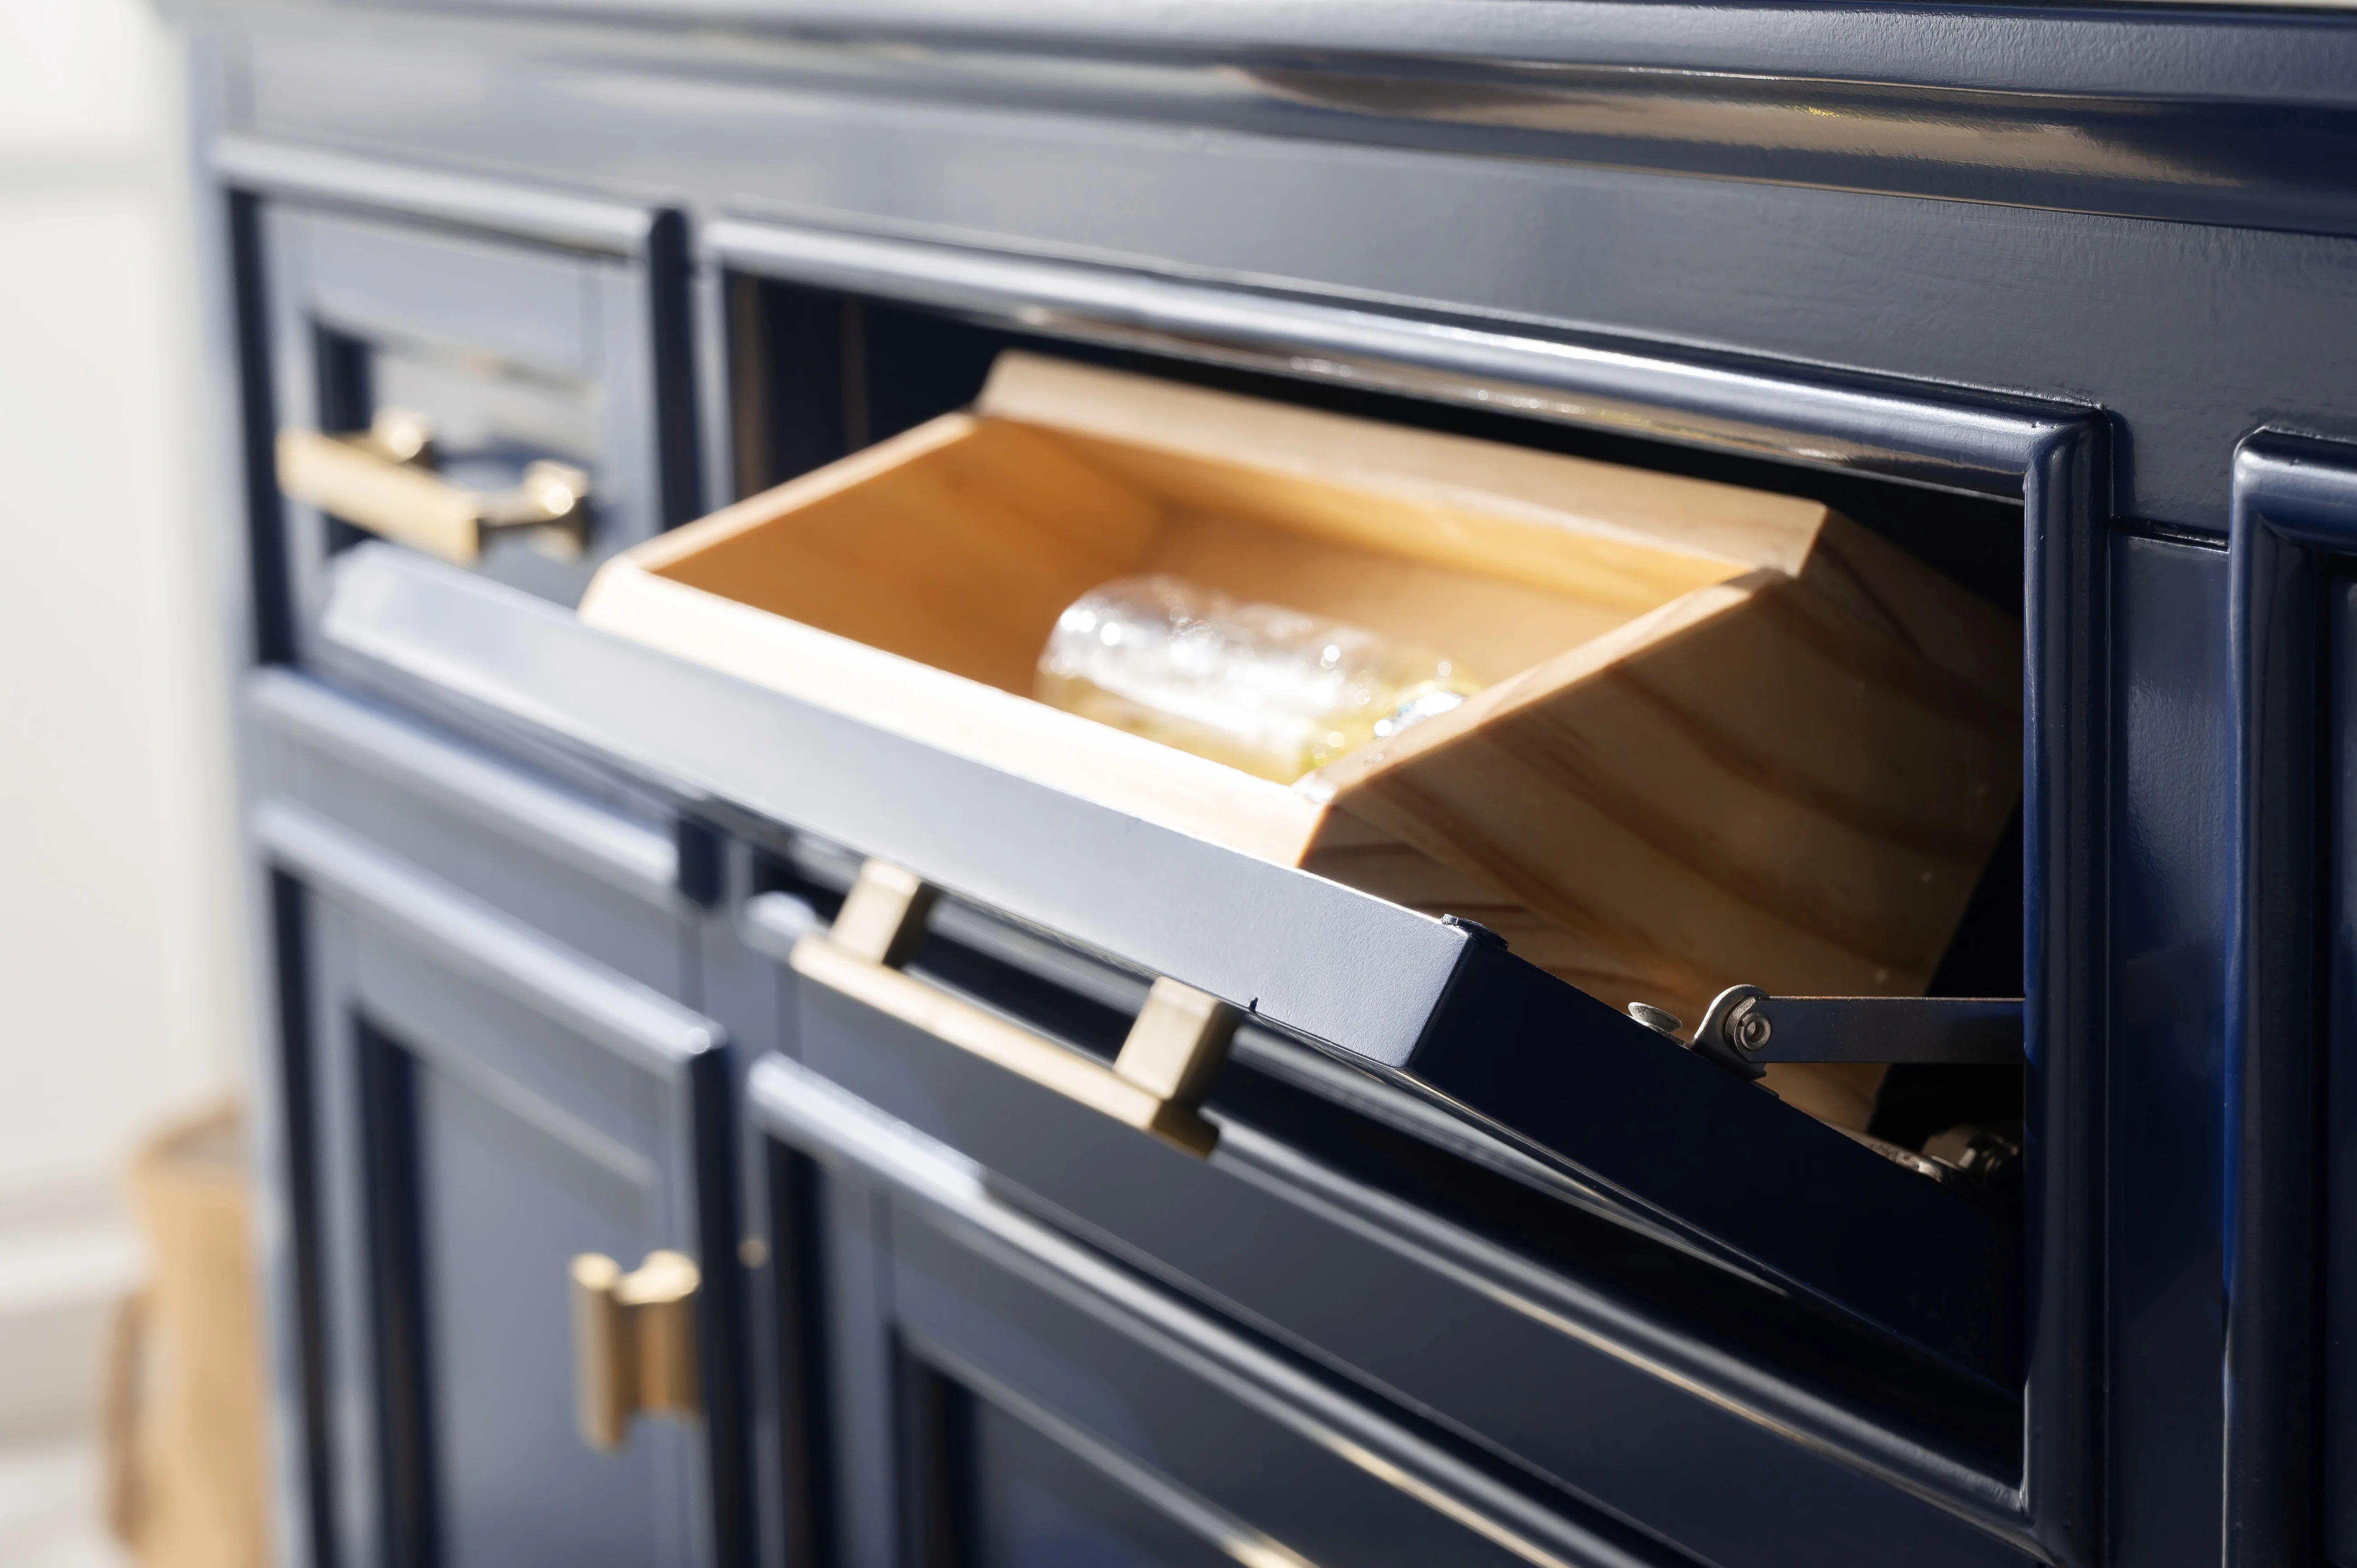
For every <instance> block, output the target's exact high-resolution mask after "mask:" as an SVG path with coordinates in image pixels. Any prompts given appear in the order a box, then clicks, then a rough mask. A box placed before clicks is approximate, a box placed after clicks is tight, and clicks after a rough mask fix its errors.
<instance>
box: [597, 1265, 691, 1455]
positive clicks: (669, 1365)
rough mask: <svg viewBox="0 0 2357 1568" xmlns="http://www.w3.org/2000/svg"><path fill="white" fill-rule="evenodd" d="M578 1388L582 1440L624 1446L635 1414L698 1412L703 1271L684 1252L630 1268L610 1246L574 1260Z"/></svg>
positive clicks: (604, 1449)
mask: <svg viewBox="0 0 2357 1568" xmlns="http://www.w3.org/2000/svg"><path fill="white" fill-rule="evenodd" d="M572 1272H573V1391H574V1398H575V1405H576V1420H577V1421H578V1423H579V1424H580V1428H581V1441H582V1442H584V1443H586V1444H588V1445H589V1446H590V1447H592V1448H595V1449H597V1451H598V1452H600V1453H603V1454H611V1453H613V1452H614V1451H615V1450H617V1449H619V1448H620V1447H621V1446H622V1442H623V1439H625V1438H626V1437H628V1436H629V1435H630V1417H631V1416H632V1415H634V1414H637V1413H639V1412H645V1413H647V1414H650V1415H654V1414H671V1415H694V1414H697V1413H698V1412H701V1411H702V1410H703V1408H704V1404H703V1401H702V1399H701V1398H700V1397H699V1396H698V1394H697V1391H696V1378H695V1292H696V1287H697V1286H698V1285H699V1284H701V1283H703V1275H702V1273H700V1272H699V1271H698V1270H697V1268H696V1266H695V1263H694V1260H693V1259H690V1258H688V1257H685V1256H683V1254H681V1253H678V1252H673V1251H656V1252H649V1253H648V1254H647V1256H646V1261H645V1262H642V1263H640V1265H639V1266H638V1267H637V1268H636V1269H634V1270H632V1271H631V1272H630V1273H627V1274H626V1273H623V1272H622V1266H621V1265H620V1264H619V1263H617V1262H614V1260H613V1259H611V1258H609V1257H607V1256H606V1255H605V1254H604V1253H602V1252H582V1253H579V1254H577V1255H576V1257H575V1258H574V1260H573V1271H572Z"/></svg>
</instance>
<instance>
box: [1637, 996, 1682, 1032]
mask: <svg viewBox="0 0 2357 1568" xmlns="http://www.w3.org/2000/svg"><path fill="white" fill-rule="evenodd" d="M1629 1016H1631V1018H1634V1019H1636V1020H1637V1022H1639V1023H1640V1024H1642V1025H1644V1026H1645V1027H1647V1028H1648V1029H1652V1030H1653V1031H1654V1032H1655V1033H1657V1034H1663V1035H1667V1036H1669V1037H1670V1038H1672V1039H1676V1038H1677V1037H1678V1031H1679V1030H1681V1029H1683V1028H1684V1027H1685V1026H1686V1021H1685V1020H1684V1018H1681V1017H1679V1016H1678V1015H1676V1014H1675V1013H1673V1012H1671V1011H1670V1010H1669V1009H1668V1008H1666V1007H1656V1006H1654V1005H1653V1004H1652V1003H1650V1002H1631V1003H1630V1004H1629Z"/></svg>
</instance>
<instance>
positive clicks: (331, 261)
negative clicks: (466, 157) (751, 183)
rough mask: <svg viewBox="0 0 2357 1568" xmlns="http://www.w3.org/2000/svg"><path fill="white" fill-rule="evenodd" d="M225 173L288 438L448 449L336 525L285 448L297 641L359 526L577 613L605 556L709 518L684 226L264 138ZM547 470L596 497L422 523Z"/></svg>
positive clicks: (287, 549) (253, 333)
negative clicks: (688, 339) (532, 514)
mask: <svg viewBox="0 0 2357 1568" xmlns="http://www.w3.org/2000/svg"><path fill="white" fill-rule="evenodd" d="M223 161H224V162H225V163H226V164H227V165H228V166H229V169H230V176H231V180H232V182H233V183H235V184H239V185H242V186H244V187H245V188H248V189H250V190H253V191H255V192H257V196H258V200H259V206H258V208H256V209H254V212H255V216H254V217H253V220H252V221H251V223H250V225H249V230H248V234H247V240H246V243H247V244H248V245H249V247H250V249H251V250H252V252H253V257H252V271H253V274H255V275H256V276H257V277H258V279H259V280H260V285H261V286H260V291H259V293H260V298H259V300H258V301H257V302H256V303H255V304H253V306H252V308H253V309H254V310H256V311H258V312H259V314H260V317H261V319H260V320H258V321H256V322H253V323H249V328H248V338H249V341H251V342H253V343H255V344H256V345H259V346H260V347H259V348H258V349H256V351H258V352H261V353H263V354H264V357H265V358H266V360H267V363H266V365H261V366H254V367H250V368H249V375H250V377H251V376H261V377H263V378H264V380H266V382H267V386H268V398H267V402H268V403H269V405H270V406H271V409H272V413H271V417H273V418H274V421H275V423H276V425H277V427H278V428H279V429H280V430H281V431H282V432H285V431H294V432H297V433H300V432H314V433H323V434H327V435H355V434H358V433H362V432H366V431H368V430H369V429H370V428H371V424H373V422H375V421H376V420H377V419H378V418H379V417H380V416H381V415H384V414H385V413H387V411H404V412H405V413H410V414H416V415H422V416H424V420H425V429H426V430H427V431H428V432H430V435H431V437H432V443H431V446H430V449H429V450H428V452H427V453H426V454H425V456H421V457H419V458H417V459H416V461H415V462H414V463H410V464H408V465H407V467H402V466H400V465H398V464H395V465H393V474H392V479H391V481H390V482H392V483H393V484H394V485H395V486H396V487H400V486H404V485H405V486H406V487H407V488H406V489H401V490H399V492H398V493H399V495H400V497H401V498H402V499H400V500H399V503H398V505H397V506H396V507H395V515H394V516H393V517H390V518H388V517H383V516H369V515H363V514H362V513H361V510H354V515H353V516H352V517H351V518H350V520H349V521H338V520H336V519H334V518H331V517H329V516H328V515H327V513H326V512H325V511H323V510H320V505H323V504H327V503H326V494H327V492H322V491H321V490H320V489H319V488H318V487H319V485H320V484H321V483H322V481H321V480H320V479H319V478H317V477H316V475H314V476H313V477H308V478H307V477H303V475H302V474H300V473H298V472H296V471H294V470H290V469H289V468H288V467H286V464H287V462H288V457H287V455H286V453H285V450H284V449H283V448H282V450H281V452H280V456H279V468H278V471H279V478H280V483H281V485H282V486H283V487H284V488H285V489H286V490H287V492H288V493H287V497H286V499H285V500H284V503H283V505H282V506H281V508H280V509H279V511H278V514H277V515H276V517H275V518H274V519H273V520H272V521H271V522H270V523H269V524H268V525H267V526H265V528H264V533H265V535H267V534H270V533H273V532H275V533H276V534H277V535H279V537H276V538H270V537H264V538H263V539H262V540H260V541H259V542H258V545H257V547H258V548H260V549H263V550H265V551H273V550H274V551H277V552H279V553H282V554H283V558H284V572H283V578H284V585H285V588H284V591H285V596H286V597H287V599H288V600H289V601H291V602H289V603H288V604H286V605H285V606H284V607H283V619H284V622H285V625H286V627H287V628H288V629H287V632H286V633H285V635H288V636H291V637H292V638H293V639H294V641H295V646H294V647H293V648H292V649H289V650H285V651H287V652H292V653H295V654H297V655H299V654H301V653H303V652H306V651H307V650H308V648H309V631H308V628H309V625H310V623H311V621H312V620H313V619H314V618H315V617H316V616H317V611H318V609H319V607H320V604H321V602H322V596H323V595H324V593H325V591H326V590H325V584H326V575H327V573H328V567H329V565H330V564H331V563H332V561H333V559H334V558H335V557H336V556H338V555H339V554H340V553H342V551H343V550H344V549H346V548H348V547H349V546H350V544H351V543H353V542H356V541H357V540H359V539H361V538H364V537H366V536H367V535H366V534H365V533H364V532H362V531H361V529H360V528H355V527H353V526H350V523H351V522H360V523H361V524H363V525H365V526H366V527H368V528H371V529H374V530H376V531H377V532H384V533H387V534H388V535H389V536H393V537H404V538H409V539H411V540H412V541H413V542H416V543H418V544H419V545H420V547H423V548H429V549H435V550H437V551H442V552H444V553H447V552H448V551H450V550H453V549H460V550H463V552H464V553H465V555H464V556H462V557H461V558H465V556H471V555H473V553H474V552H475V551H476V550H477V549H479V558H477V559H473V560H472V562H471V564H472V565H473V566H474V569H476V570H479V571H480V572H482V573H483V574H485V575H489V576H490V577H493V578H495V579H498V580H500V581H503V582H507V583H510V584H512V585H516V586H519V587H522V588H524V589H526V590H528V591H530V592H532V593H533V594H535V595H538V596H542V597H544V598H550V599H554V600H556V601H558V602H560V603H564V604H568V605H569V604H571V603H573V602H574V601H576V600H577V599H578V598H579V597H580V595H581V592H582V589H583V588H584V586H586V585H587V582H588V578H589V575H590V573H591V572H593V571H594V570H595V569H596V567H597V564H598V563H599V562H601V561H602V560H604V559H605V558H606V557H607V556H608V555H610V554H612V553H615V552H616V551H618V550H620V549H623V548H625V547H627V546H629V545H630V544H634V543H638V542H642V541H644V540H646V539H648V538H650V537H651V536H652V535H654V534H655V533H657V532H661V531H662V529H663V528H664V527H666V526H668V525H669V524H671V523H673V522H675V521H680V520H681V519H682V518H683V517H685V516H688V515H691V514H692V513H693V511H694V496H695V493H696V484H695V478H694V466H695V454H694V433H693V420H692V416H691V404H692V401H693V394H692V392H691V390H690V388H689V387H688V386H687V384H686V382H687V369H686V366H687V350H686V345H685V341H684V338H685V334H686V324H685V309H684V299H685V293H684V290H685V282H684V274H683V272H682V270H681V268H680V266H679V263H678V260H677V252H678V248H679V247H678V232H679V231H678V226H677V223H676V220H673V219H671V218H669V217H667V216H664V215H661V214H657V213H655V212H652V211H650V210H647V209H636V208H630V207H627V206H623V205H619V204H610V203H599V202H594V201H586V200H578V199H564V198H550V197H547V196H544V195H542V194H541V193H537V192H534V191H532V190H529V189H523V188H512V189H511V188H502V187H499V186H496V185H490V184H486V183H483V182H477V181H472V180H466V179H457V178H453V177H441V176H434V175H430V174H426V173H424V172H422V171H412V170H407V169H404V168H402V167H400V166H386V165H378V164H374V163H371V162H366V161H362V160H354V159H345V158H340V157H336V156H323V155H315V154H305V153H298V152H295V151H293V150H290V149H285V148H279V147H275V146H272V145H267V144H253V143H234V144H232V145H231V146H230V147H229V148H228V149H227V151H226V154H225V156H224V160H223ZM573 209H580V210H578V211H576V210H573ZM552 210H553V212H554V216H552ZM394 446H395V447H396V448H399V449H398V450H397V451H395V452H394V456H396V457H399V456H405V454H406V451H407V448H406V447H405V446H403V445H402V444H401V443H400V442H398V441H396V442H395V443H394ZM384 450H385V449H372V452H373V455H372V456H371V458H369V459H368V460H367V461H366V463H365V464H364V469H365V478H364V479H363V484H364V487H365V488H367V489H370V490H371V493H376V492H377V491H378V490H379V489H381V487H382V484H383V483H385V482H387V481H386V480H385V479H384V478H383V476H384V472H385V468H386V462H385V460H384ZM535 463H555V464H561V465H565V466H568V467H571V468H574V469H577V470H579V471H581V472H582V473H583V474H585V475H586V476H587V485H588V496H589V499H588V501H587V506H586V508H585V509H582V510H579V511H577V512H576V513H574V514H573V515H571V516H570V517H569V518H568V519H567V520H566V521H565V523H564V524H563V525H561V526H559V527H553V528H552V527H534V526H532V525H531V524H530V520H529V519H528V518H522V517H520V516H519V517H517V518H515V519H513V520H511V522H509V523H507V524H500V523H498V522H496V521H494V523H493V524H491V525H489V526H486V527H484V528H482V529H481V530H480V531H479V532H478V531H477V530H476V529H475V528H474V527H473V526H472V525H464V526H461V525H455V524H451V523H448V522H443V523H439V524H436V523H434V522H432V521H425V520H424V519H425V514H429V513H435V512H436V509H437V508H440V507H447V506H451V505H457V504H459V502H458V501H457V499H454V497H455V495H456V492H474V493H478V494H479V495H482V496H487V497H492V498H500V497H511V498H513V499H515V500H517V501H519V502H521V501H522V500H525V499H528V498H529V497H530V496H532V495H533V494H538V493H541V492H540V491H539V490H538V489H536V488H535V487H534V486H533V485H531V484H529V483H527V482H526V481H527V480H529V479H530V478H531V477H532V474H531V469H532V465H533V464H535ZM421 467H422V468H425V469H430V470H431V471H432V472H433V473H434V474H436V475H437V476H438V477H439V478H440V479H442V480H445V481H447V484H448V486H450V487H456V491H450V492H437V495H436V497H435V498H434V499H431V500H427V499H420V492H419V491H418V489H417V485H418V483H419V481H417V480H414V479H409V480H404V479H403V478H402V477H401V476H402V475H403V474H404V473H406V472H409V471H411V470H414V469H417V468H421ZM349 478H350V477H349V475H348V476H347V482H348V483H349ZM335 493H339V494H347V495H349V494H350V491H349V490H343V491H337V492H335ZM304 497H309V498H311V500H310V501H307V500H306V499H301V498H304ZM312 501H317V502H319V503H320V504H312ZM346 504H348V506H349V507H350V508H352V509H360V508H362V507H365V506H368V505H371V504H386V505H389V504H393V503H392V502H389V501H384V500H382V499H380V500H379V501H378V502H376V503H371V502H368V501H365V500H361V499H352V500H350V502H348V503H346ZM420 508H424V513H420V511H419V509H420ZM328 510H333V507H332V506H330V507H329V509H328ZM413 514H415V515H416V518H417V520H416V521H407V522H404V521H399V520H400V519H402V518H405V517H411V516H412V515H413ZM491 515H492V516H493V517H494V519H496V518H497V517H499V516H500V515H505V514H504V513H502V512H501V511H500V510H499V509H497V508H494V509H493V511H492V514H491ZM454 527H456V528H457V533H455V534H454V533H452V532H450V530H451V529H452V528H454ZM411 530H416V531H418V532H410V531H411ZM278 576H279V574H275V573H274V572H273V571H270V570H260V571H259V574H258V579H257V580H258V581H259V582H261V583H262V584H263V585H264V586H265V588H267V587H269V586H270V585H272V584H274V582H276V581H277V580H278ZM264 608H265V611H266V612H268V613H270V614H273V615H275V614H278V613H279V612H280V610H281V609H282V607H277V606H265V607H264Z"/></svg>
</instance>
